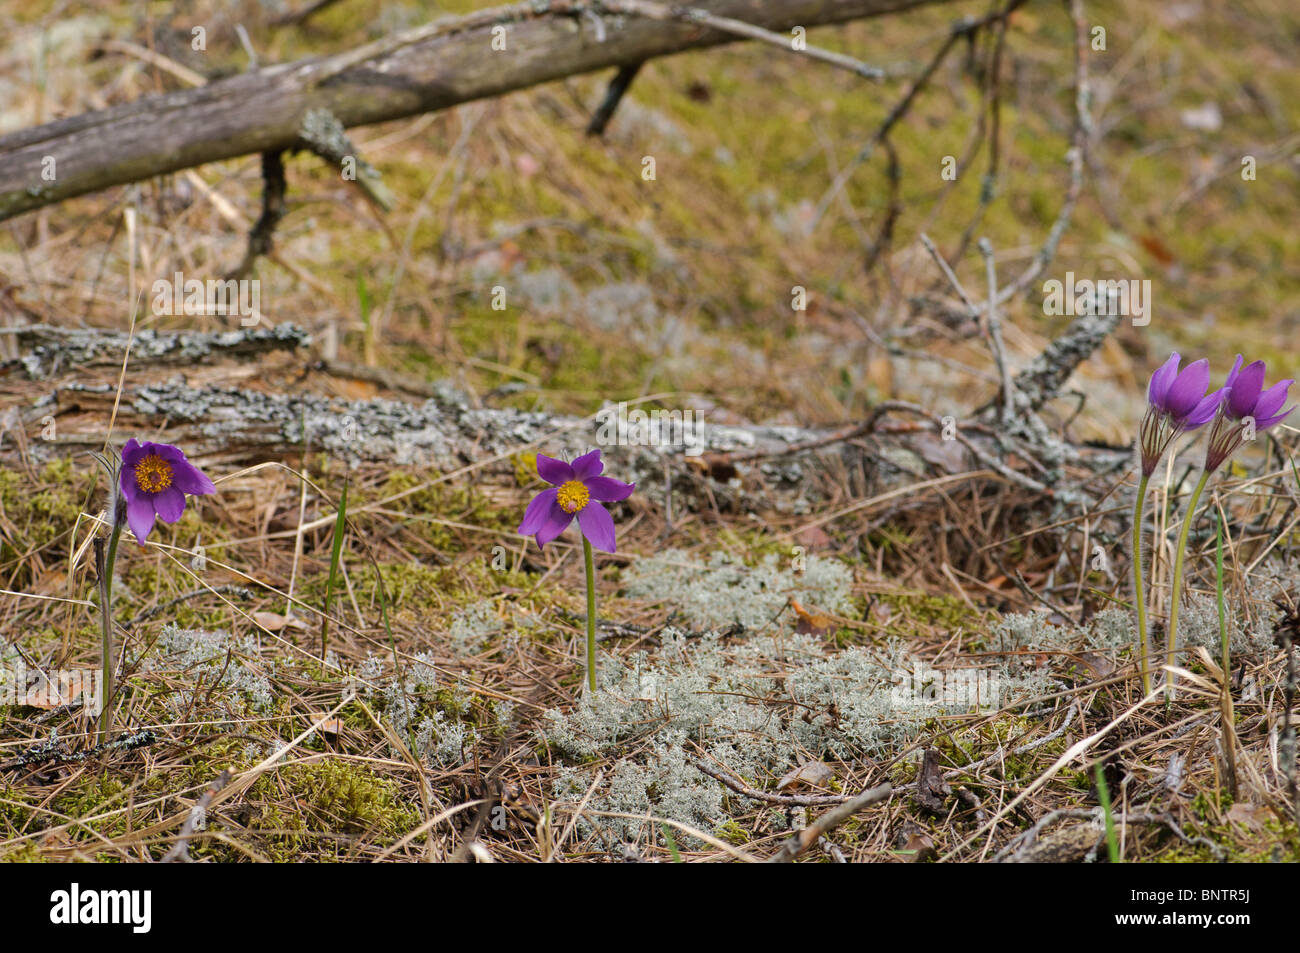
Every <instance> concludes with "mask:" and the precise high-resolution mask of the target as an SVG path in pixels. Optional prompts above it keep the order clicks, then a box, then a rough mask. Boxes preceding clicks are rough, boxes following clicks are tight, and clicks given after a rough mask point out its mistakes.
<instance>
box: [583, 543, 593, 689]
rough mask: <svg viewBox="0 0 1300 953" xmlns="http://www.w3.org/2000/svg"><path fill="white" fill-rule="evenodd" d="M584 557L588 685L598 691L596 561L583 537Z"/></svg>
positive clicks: (589, 545)
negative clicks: (585, 568) (585, 565)
mask: <svg viewBox="0 0 1300 953" xmlns="http://www.w3.org/2000/svg"><path fill="white" fill-rule="evenodd" d="M582 557H583V560H584V561H585V562H586V564H587V687H588V688H590V689H591V692H592V694H593V695H594V694H595V692H596V562H595V560H594V559H593V558H592V555H591V543H590V542H588V540H587V537H586V536H584V537H582Z"/></svg>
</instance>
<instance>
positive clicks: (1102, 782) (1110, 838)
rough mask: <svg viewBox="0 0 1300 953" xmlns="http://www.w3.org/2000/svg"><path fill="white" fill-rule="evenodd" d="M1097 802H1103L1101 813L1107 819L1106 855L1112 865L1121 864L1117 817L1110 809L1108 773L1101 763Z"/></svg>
mask: <svg viewBox="0 0 1300 953" xmlns="http://www.w3.org/2000/svg"><path fill="white" fill-rule="evenodd" d="M1097 800H1099V801H1101V812H1102V814H1104V815H1105V817H1106V853H1107V854H1108V855H1109V856H1110V862H1111V863H1112V864H1121V863H1123V861H1122V860H1121V859H1120V856H1119V838H1118V837H1117V836H1115V815H1114V813H1113V812H1112V811H1111V809H1110V789H1109V788H1107V787H1106V772H1105V771H1103V770H1102V767H1101V764H1100V763H1099V764H1098V765H1097Z"/></svg>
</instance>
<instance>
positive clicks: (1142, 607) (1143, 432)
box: [1133, 351, 1227, 694]
mask: <svg viewBox="0 0 1300 953" xmlns="http://www.w3.org/2000/svg"><path fill="white" fill-rule="evenodd" d="M1181 363H1182V357H1181V356H1179V354H1178V352H1177V351H1175V352H1174V353H1173V354H1170V355H1169V360H1167V361H1165V363H1164V364H1162V365H1161V366H1160V368H1159V369H1157V370H1156V372H1155V373H1154V374H1152V375H1151V380H1150V382H1149V383H1148V384H1147V410H1146V413H1145V414H1144V415H1143V417H1142V425H1141V428H1140V429H1139V431H1138V455H1139V458H1140V468H1139V469H1140V472H1139V474H1138V486H1137V499H1136V501H1135V502H1134V505H1133V601H1134V603H1135V604H1136V606H1137V630H1138V645H1137V648H1138V658H1139V660H1140V664H1141V668H1142V691H1143V693H1144V694H1150V693H1151V668H1150V664H1149V662H1148V657H1147V604H1146V592H1145V590H1144V589H1143V585H1142V512H1143V508H1144V506H1145V504H1146V495H1147V484H1148V483H1149V482H1150V480H1151V474H1152V473H1154V472H1155V469H1156V467H1157V466H1158V465H1159V463H1160V458H1161V457H1163V456H1164V453H1165V451H1166V450H1167V449H1169V445H1170V444H1171V443H1173V441H1174V440H1175V438H1177V437H1178V435H1179V434H1182V433H1188V432H1191V431H1193V430H1197V429H1199V428H1201V427H1203V426H1205V425H1206V424H1207V423H1209V422H1210V420H1212V419H1213V418H1214V415H1215V413H1216V412H1217V411H1218V409H1219V404H1220V403H1222V401H1223V395H1224V392H1225V391H1226V389H1227V388H1226V387H1224V388H1221V389H1219V390H1217V391H1215V392H1214V393H1212V394H1206V392H1205V390H1206V388H1207V387H1209V384H1210V364H1209V362H1208V361H1206V360H1204V359H1202V360H1199V361H1193V362H1192V363H1191V364H1188V365H1187V367H1185V368H1183V370H1182V371H1179V369H1178V368H1179V365H1180V364H1181Z"/></svg>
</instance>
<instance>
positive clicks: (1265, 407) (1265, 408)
mask: <svg viewBox="0 0 1300 953" xmlns="http://www.w3.org/2000/svg"><path fill="white" fill-rule="evenodd" d="M1294 383H1295V381H1293V380H1285V381H1278V382H1277V383H1276V384H1274V385H1273V386H1272V387H1270V388H1269V389H1268V390H1266V391H1264V393H1262V394H1260V395H1259V400H1257V401H1255V411H1254V413H1255V418H1256V419H1257V420H1258V419H1259V418H1260V417H1271V416H1273V415H1274V414H1276V413H1277V409H1278V408H1279V407H1281V406H1282V405H1283V404H1285V403H1286V392H1287V390H1288V388H1290V386H1291V385H1292V384H1294Z"/></svg>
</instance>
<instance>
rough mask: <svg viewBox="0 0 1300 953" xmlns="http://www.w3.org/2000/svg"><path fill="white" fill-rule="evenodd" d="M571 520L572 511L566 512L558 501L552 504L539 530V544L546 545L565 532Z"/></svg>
mask: <svg viewBox="0 0 1300 953" xmlns="http://www.w3.org/2000/svg"><path fill="white" fill-rule="evenodd" d="M588 505H590V504H588ZM571 522H573V514H572V513H566V512H564V507H562V506H560V504H559V503H558V502H556V503H553V504H551V508H550V509H549V510H547V511H546V518H545V520H544V521H543V522H542V525H541V527H540V528H539V529H538V530H537V545H538V546H545V545H546V544H547V543H549V542H550V541H551V540H553V539H555V537H557V536H559V535H560V534H561V533H563V532H564V531H565V529H567V528H568V526H569V524H570V523H571Z"/></svg>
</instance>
